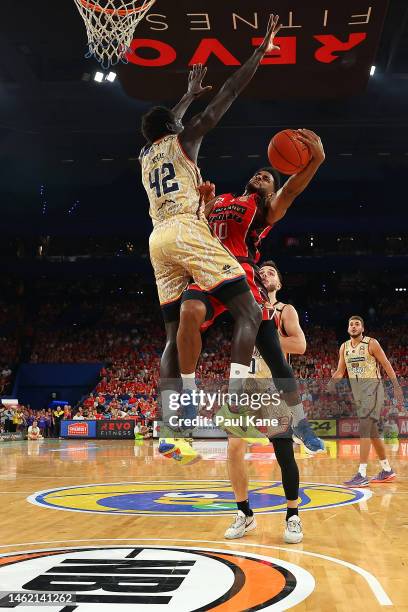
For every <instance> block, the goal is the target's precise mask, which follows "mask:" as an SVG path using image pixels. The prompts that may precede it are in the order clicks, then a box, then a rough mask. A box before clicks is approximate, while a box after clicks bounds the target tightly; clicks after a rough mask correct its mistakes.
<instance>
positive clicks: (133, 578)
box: [0, 546, 315, 612]
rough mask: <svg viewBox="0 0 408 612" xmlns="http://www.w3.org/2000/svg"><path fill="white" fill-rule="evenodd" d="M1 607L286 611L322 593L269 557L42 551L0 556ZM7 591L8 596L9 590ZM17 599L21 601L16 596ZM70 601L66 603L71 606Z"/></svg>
mask: <svg viewBox="0 0 408 612" xmlns="http://www.w3.org/2000/svg"><path fill="white" fill-rule="evenodd" d="M0 584H2V585H3V587H2V589H3V593H2V598H1V599H0V607H16V605H17V607H18V609H19V610H23V611H26V612H30V611H31V609H32V608H31V607H28V606H25V605H24V603H18V604H16V605H12V606H10V595H9V593H13V594H16V595H17V600H19V601H27V599H24V597H23V595H24V596H28V597H30V596H32V594H38V593H41V594H45V596H48V595H52V594H55V595H56V594H57V593H58V592H59V593H62V592H64V593H65V594H66V595H67V596H68V595H70V598H69V601H70V603H68V605H65V604H61V605H55V604H54V605H53V609H54V610H56V612H57V611H59V612H61V611H62V610H68V609H69V610H76V612H97V611H98V610H99V609H100V607H101V606H103V607H104V609H112V610H115V612H116V611H118V610H120V611H122V610H123V612H125V611H126V610H129V611H130V610H131V611H132V612H137V611H140V612H142V611H143V612H146V610H149V609H151V608H152V606H153V608H154V610H156V611H157V612H159V611H161V610H163V611H166V612H193V611H194V610H208V611H211V610H217V612H224V611H225V612H227V610H229V611H231V610H236V611H238V610H246V612H251V611H255V610H260V609H262V610H283V609H285V610H286V609H288V608H291V607H293V606H295V605H296V604H298V603H300V602H301V601H303V600H304V599H305V598H306V597H308V595H310V593H311V592H312V591H313V589H314V584H315V583H314V579H313V577H312V576H311V574H309V572H307V571H305V570H304V569H302V568H300V567H298V566H296V565H293V564H292V563H287V562H286V561H281V560H278V559H273V558H271V557H266V556H262V555H255V554H247V553H242V552H237V553H235V552H231V551H228V550H218V549H217V550H215V549H208V548H179V547H150V546H136V547H130V546H115V547H81V548H59V549H49V550H37V551H29V552H24V553H21V552H19V553H12V554H7V555H0ZM4 585H7V592H6V593H5V592H4V590H5V587H4ZM14 597H15V595H14ZM65 601H66V599H65Z"/></svg>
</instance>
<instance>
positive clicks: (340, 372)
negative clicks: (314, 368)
mask: <svg viewBox="0 0 408 612" xmlns="http://www.w3.org/2000/svg"><path fill="white" fill-rule="evenodd" d="M345 372H346V362H345V361H344V342H343V344H342V345H341V347H340V350H339V363H338V364H337V370H336V371H335V372H333V374H332V377H331V380H330V382H329V384H328V385H327V390H328V391H329V392H330V393H334V392H335V390H336V382H337V381H338V380H339V379H340V378H343V376H344V374H345Z"/></svg>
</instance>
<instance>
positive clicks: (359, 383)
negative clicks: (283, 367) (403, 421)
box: [328, 315, 404, 487]
mask: <svg viewBox="0 0 408 612" xmlns="http://www.w3.org/2000/svg"><path fill="white" fill-rule="evenodd" d="M348 334H349V336H350V340H347V342H343V344H342V345H341V347H340V351H339V363H338V366H337V370H336V371H335V372H334V374H333V376H332V379H331V381H330V383H329V387H328V389H329V391H331V392H335V384H336V381H337V380H339V379H340V378H343V376H344V374H345V372H346V370H347V374H348V377H349V380H350V385H351V390H352V393H353V397H354V401H355V404H356V408H357V416H358V417H359V418H360V466H359V468H358V472H357V474H356V475H355V476H353V478H351V479H350V480H348V481H347V482H345V483H344V484H345V485H348V486H353V487H366V486H367V485H368V484H369V482H377V483H383V482H390V481H392V480H395V478H396V474H395V472H394V471H393V469H392V468H391V466H390V464H389V462H388V459H387V457H386V454H385V446H384V442H383V440H382V439H381V438H380V435H379V432H378V427H377V423H378V421H379V419H380V415H381V410H382V408H383V405H384V387H383V384H382V380H381V373H380V366H382V367H383V368H384V370H385V372H386V374H387V375H388V377H389V379H390V380H391V381H392V383H393V386H394V397H395V399H396V400H397V402H398V403H399V404H402V405H403V404H404V396H403V393H402V389H401V387H400V385H399V383H398V380H397V376H396V374H395V372H394V369H393V367H392V365H391V364H390V362H389V361H388V359H387V356H386V355H385V353H384V351H383V349H382V348H381V346H380V343H379V342H378V341H377V340H375V338H370V337H369V336H365V335H364V321H363V319H362V318H361V317H360V316H357V315H353V316H352V317H350V319H349V323H348ZM371 444H372V445H373V446H374V448H375V451H376V453H377V456H378V459H379V461H380V467H381V469H380V472H379V473H378V474H377V476H374V478H371V479H370V480H369V479H368V477H367V462H368V456H369V453H370V448H371Z"/></svg>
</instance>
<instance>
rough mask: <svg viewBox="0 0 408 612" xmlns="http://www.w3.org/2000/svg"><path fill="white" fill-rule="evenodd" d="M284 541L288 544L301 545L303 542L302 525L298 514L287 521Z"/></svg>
mask: <svg viewBox="0 0 408 612" xmlns="http://www.w3.org/2000/svg"><path fill="white" fill-rule="evenodd" d="M283 539H284V540H285V542H286V544H299V542H301V541H302V540H303V531H302V523H301V520H300V518H299V517H298V515H297V514H294V515H293V516H291V517H290V519H288V520H287V521H286V527H285V533H284V535H283Z"/></svg>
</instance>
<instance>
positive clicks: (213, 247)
mask: <svg viewBox="0 0 408 612" xmlns="http://www.w3.org/2000/svg"><path fill="white" fill-rule="evenodd" d="M278 20H279V17H278V16H274V15H272V16H271V17H270V19H269V22H268V29H267V33H266V36H265V38H264V40H263V42H262V44H261V45H260V46H259V47H258V48H257V49H256V50H255V51H254V52H253V54H252V55H251V57H250V58H249V59H248V60H247V61H246V62H245V63H244V64H243V65H242V66H241V68H239V69H238V70H237V71H236V72H235V73H234V74H233V75H232V76H231V77H230V78H229V79H228V80H227V81H226V82H225V84H224V85H223V87H222V88H221V89H220V91H219V92H218V93H217V94H216V96H215V97H214V99H213V100H212V101H211V102H210V103H209V104H208V106H207V107H206V108H205V109H204V111H203V112H201V113H199V114H198V115H195V116H194V117H192V119H190V120H189V121H188V122H187V123H186V125H185V126H183V123H182V118H183V116H184V113H185V112H186V110H187V108H188V107H189V105H190V104H191V102H192V101H193V100H194V99H195V98H196V97H198V96H200V95H201V94H202V93H204V92H205V91H206V90H207V89H208V88H203V87H202V80H203V78H204V76H205V72H206V69H205V68H204V69H203V68H202V67H201V66H199V67H198V68H197V67H196V68H193V71H192V73H191V74H190V77H189V87H188V91H187V93H186V94H185V96H183V98H182V100H181V101H180V102H179V104H177V106H175V107H174V108H173V109H171V110H170V109H168V108H165V107H162V106H160V107H154V108H152V109H151V110H150V111H149V112H148V113H146V114H145V115H144V116H143V119H142V133H143V135H144V136H145V138H146V140H147V144H146V146H145V147H144V148H143V149H142V151H141V153H140V163H141V166H142V181H143V185H144V187H145V189H146V192H147V194H148V197H149V202H150V209H149V213H150V216H151V218H152V221H153V232H152V234H151V236H150V240H149V249H150V259H151V262H152V266H153V269H154V273H155V278H156V284H157V289H158V294H159V300H160V304H161V307H162V312H163V316H164V320H165V327H166V336H167V339H166V347H165V350H164V352H163V355H162V359H161V364H160V378H161V397H162V409H163V411H164V413H165V414H164V416H165V420H166V419H168V416H169V412H168V408H169V401H170V396H171V395H172V394H173V393H174V391H175V390H176V391H179V390H180V389H179V388H178V389H174V387H175V386H176V387H177V385H178V381H179V379H180V371H179V367H178V358H177V344H176V335H177V329H178V320H179V312H180V299H181V295H182V293H183V291H184V289H185V288H186V286H187V285H188V282H189V280H190V278H193V279H194V282H195V283H197V285H198V286H199V287H200V288H201V289H202V290H204V291H206V292H208V293H210V294H212V295H216V296H217V299H218V300H219V301H220V302H222V303H223V304H225V305H226V306H227V307H228V309H229V311H230V312H231V314H232V316H233V318H234V322H235V324H234V333H233V340H232V346H231V369H230V384H229V392H230V393H237V392H239V391H240V390H241V385H242V381H243V380H245V378H246V376H247V374H248V370H249V365H250V361H251V355H252V350H253V345H254V342H255V338H256V334H257V332H258V328H259V324H260V322H261V318H262V314H261V310H260V308H259V306H258V305H257V303H256V301H255V300H254V297H253V295H252V293H251V291H250V288H249V286H248V283H247V281H246V277H245V273H244V270H243V269H242V267H241V266H240V264H239V263H238V262H237V260H236V259H234V258H233V257H232V256H231V255H230V254H229V253H228V252H227V251H226V250H225V249H224V248H223V247H222V245H221V244H220V242H219V241H218V240H217V239H216V238H215V237H214V236H213V235H212V234H211V231H210V229H209V226H208V223H207V220H206V219H205V217H204V216H203V215H202V214H201V209H200V200H199V193H198V187H199V185H200V184H201V182H202V179H201V176H200V171H199V169H198V167H197V165H196V162H197V156H198V152H199V150H200V147H201V143H202V140H203V138H204V136H205V135H206V134H207V133H208V132H209V131H210V130H212V129H213V128H214V127H215V126H216V125H217V123H218V122H219V121H220V119H221V118H222V117H223V115H224V114H225V112H226V111H227V110H228V108H229V107H230V106H231V104H232V103H233V101H234V100H235V99H236V98H237V96H238V95H239V94H240V93H241V91H242V90H243V89H244V88H245V87H246V86H247V85H248V83H249V82H250V81H251V79H252V77H253V76H254V74H255V72H256V71H257V69H258V67H259V64H260V62H261V60H262V58H263V57H264V55H265V53H267V52H270V51H273V50H275V49H278V48H279V47H276V46H274V44H273V40H274V37H275V35H276V34H277V32H278V31H279V29H280V26H278ZM187 350H189V349H188V348H187ZM192 377H194V373H191V371H190V372H186V373H184V372H183V377H182V386H183V388H187V389H188V386H187V385H188V383H189V382H190V381H191V378H192ZM166 381H167V384H166ZM170 381H171V382H170ZM184 414H185V415H186V416H187V417H189V418H191V417H194V416H195V414H196V408H195V407H194V406H193V405H191V406H189V407H187V408H186V409H185V411H184ZM231 417H232V415H231ZM252 429H254V430H255V431H254V432H250V431H249V428H248V430H245V431H244V430H243V429H242V430H241V435H242V436H248V437H251V433H254V435H260V434H259V431H258V430H256V428H252ZM167 432H168V428H167ZM170 433H171V432H170ZM168 435H169V433H168ZM175 437H176V433H174V438H169V439H167V441H164V440H162V441H161V443H160V445H159V448H160V450H161V452H170V451H172V450H173V451H174V457H175V458H176V457H177V458H179V459H182V457H183V453H186V454H189V455H190V457H192V455H193V454H194V452H193V450H192V448H191V447H190V446H189V445H188V444H187V442H185V441H183V440H182V439H179V440H178V441H177V442H176V440H175Z"/></svg>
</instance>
